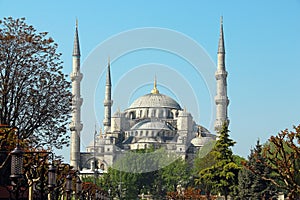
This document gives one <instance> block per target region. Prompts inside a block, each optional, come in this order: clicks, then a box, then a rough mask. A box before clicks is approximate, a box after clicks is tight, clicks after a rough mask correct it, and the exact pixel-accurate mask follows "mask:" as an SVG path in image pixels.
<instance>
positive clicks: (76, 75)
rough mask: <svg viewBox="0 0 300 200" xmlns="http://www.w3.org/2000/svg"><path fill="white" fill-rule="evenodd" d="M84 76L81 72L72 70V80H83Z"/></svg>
mask: <svg viewBox="0 0 300 200" xmlns="http://www.w3.org/2000/svg"><path fill="white" fill-rule="evenodd" d="M82 76H83V75H82V73H80V72H72V73H71V74H70V78H71V81H75V80H77V81H81V80H82Z"/></svg>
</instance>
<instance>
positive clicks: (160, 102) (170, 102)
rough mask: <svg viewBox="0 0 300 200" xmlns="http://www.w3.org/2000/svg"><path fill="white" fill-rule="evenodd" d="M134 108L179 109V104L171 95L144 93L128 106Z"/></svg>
mask: <svg viewBox="0 0 300 200" xmlns="http://www.w3.org/2000/svg"><path fill="white" fill-rule="evenodd" d="M134 108H170V109H176V110H181V107H180V105H179V104H178V103H177V102H176V101H175V100H174V99H172V98H171V97H168V96H167V95H164V94H159V93H158V94H152V93H150V94H146V95H144V96H141V97H139V98H138V99H136V100H135V101H134V102H133V103H132V104H131V105H130V107H129V109H134Z"/></svg>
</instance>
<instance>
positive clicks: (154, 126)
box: [131, 120, 172, 130]
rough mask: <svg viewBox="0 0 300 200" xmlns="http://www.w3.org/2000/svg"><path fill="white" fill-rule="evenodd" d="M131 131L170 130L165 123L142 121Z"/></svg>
mask: <svg viewBox="0 0 300 200" xmlns="http://www.w3.org/2000/svg"><path fill="white" fill-rule="evenodd" d="M131 130H172V129H171V127H169V126H168V125H167V124H166V123H164V122H161V121H151V120H144V121H140V122H139V123H137V124H135V125H134V126H133V127H132V128H131Z"/></svg>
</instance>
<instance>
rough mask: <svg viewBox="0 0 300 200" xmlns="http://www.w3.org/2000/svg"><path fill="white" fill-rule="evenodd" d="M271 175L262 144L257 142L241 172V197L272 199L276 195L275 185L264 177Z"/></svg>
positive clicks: (239, 188) (239, 187)
mask: <svg viewBox="0 0 300 200" xmlns="http://www.w3.org/2000/svg"><path fill="white" fill-rule="evenodd" d="M267 176H268V177H270V176H271V169H270V168H269V167H268V166H267V165H266V160H265V158H264V156H263V148H262V145H261V144H260V143H259V140H258V141H257V144H256V146H255V148H254V149H253V150H251V153H250V155H249V157H248V162H244V167H243V169H242V170H241V171H240V173H239V186H238V191H239V197H240V199H271V198H273V197H274V196H275V195H276V191H275V187H274V186H273V184H272V183H271V182H270V181H269V180H266V179H264V178H263V177H267Z"/></svg>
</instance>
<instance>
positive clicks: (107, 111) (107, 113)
mask: <svg viewBox="0 0 300 200" xmlns="http://www.w3.org/2000/svg"><path fill="white" fill-rule="evenodd" d="M112 104H113V101H112V100H111V78H110V59H109V58H108V64H107V73H106V84H105V98H104V120H103V126H104V133H106V131H107V130H108V129H109V128H110V125H111V106H112Z"/></svg>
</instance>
